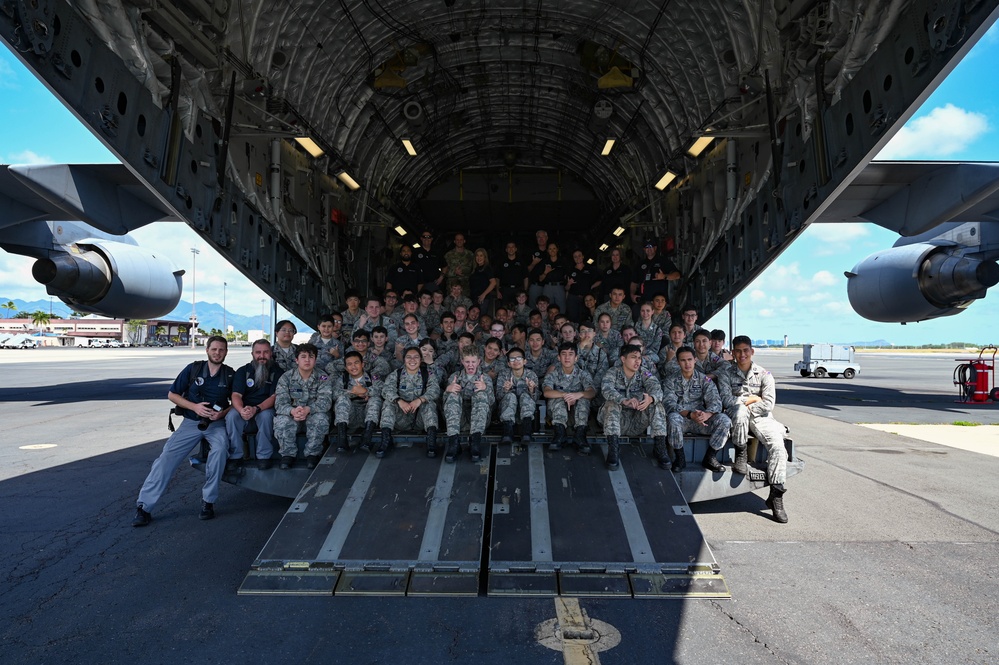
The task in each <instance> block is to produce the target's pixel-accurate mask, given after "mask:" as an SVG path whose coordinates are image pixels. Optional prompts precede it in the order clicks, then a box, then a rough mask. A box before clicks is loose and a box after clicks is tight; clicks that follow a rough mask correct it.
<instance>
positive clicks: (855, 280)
mask: <svg viewBox="0 0 999 665" xmlns="http://www.w3.org/2000/svg"><path fill="white" fill-rule="evenodd" d="M846 276H847V278H848V280H847V294H848V295H849V297H850V304H851V305H852V306H853V309H854V310H855V311H856V312H857V313H858V314H860V315H861V316H862V317H864V318H865V319H870V320H871V321H880V322H883V323H908V322H910V321H924V320H926V319H933V318H937V317H941V316H951V315H953V314H957V313H959V312H961V311H963V310H964V309H965V308H966V307H967V306H968V305H970V304H971V303H972V302H973V301H975V300H977V299H978V298H982V297H984V296H985V292H986V290H987V289H988V288H989V287H991V286H995V285H996V284H997V283H999V265H996V263H995V262H994V261H981V260H978V259H975V258H971V257H968V256H963V255H961V254H958V253H955V252H954V251H953V250H952V249H951V248H949V247H940V246H937V245H930V244H928V243H914V244H911V245H903V246H900V247H892V248H891V249H886V250H884V251H881V252H877V253H875V254H872V255H870V256H868V257H867V258H866V259H864V260H863V261H861V262H860V263H858V264H857V265H856V266H855V267H854V269H853V270H852V271H850V272H848V273H846Z"/></svg>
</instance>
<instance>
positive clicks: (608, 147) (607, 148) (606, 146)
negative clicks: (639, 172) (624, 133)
mask: <svg viewBox="0 0 999 665" xmlns="http://www.w3.org/2000/svg"><path fill="white" fill-rule="evenodd" d="M615 140H616V139H607V142H606V143H604V149H603V150H601V151H600V155H601V156H603V157H606V156H607V155H609V154H611V150H613V149H614V142H615Z"/></svg>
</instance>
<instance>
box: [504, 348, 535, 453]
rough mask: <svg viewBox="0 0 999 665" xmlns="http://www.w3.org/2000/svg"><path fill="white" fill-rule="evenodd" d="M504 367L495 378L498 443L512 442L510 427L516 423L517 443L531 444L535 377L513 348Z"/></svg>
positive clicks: (520, 351)
mask: <svg viewBox="0 0 999 665" xmlns="http://www.w3.org/2000/svg"><path fill="white" fill-rule="evenodd" d="M506 362H507V367H506V368H504V369H503V371H502V372H500V373H499V376H497V377H496V394H497V399H498V400H499V405H500V423H501V424H502V426H503V438H502V439H500V442H501V443H512V442H513V430H514V424H515V423H520V440H521V441H522V442H524V443H530V441H531V429H532V426H533V423H534V410H535V400H536V399H537V397H538V385H539V383H538V375H537V374H535V373H534V371H532V370H529V369H527V368H526V367H525V364H524V350H523V349H519V348H517V347H514V348H512V349H510V350H509V351H507V354H506Z"/></svg>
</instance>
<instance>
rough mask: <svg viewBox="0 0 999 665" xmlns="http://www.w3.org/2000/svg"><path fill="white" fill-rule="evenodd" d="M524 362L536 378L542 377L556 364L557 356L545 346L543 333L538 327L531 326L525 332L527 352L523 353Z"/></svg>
mask: <svg viewBox="0 0 999 665" xmlns="http://www.w3.org/2000/svg"><path fill="white" fill-rule="evenodd" d="M524 363H525V366H526V367H527V369H529V370H531V371H532V372H534V373H535V374H536V375H537V376H538V378H543V377H544V375H545V374H547V373H548V370H549V369H551V368H552V367H554V366H555V365H557V364H558V356H556V355H555V352H554V351H552V350H551V349H549V348H548V347H546V346H545V334H544V333H543V332H542V331H541V330H540V329H539V328H532V329H531V331H530V332H528V333H527V353H525V354H524Z"/></svg>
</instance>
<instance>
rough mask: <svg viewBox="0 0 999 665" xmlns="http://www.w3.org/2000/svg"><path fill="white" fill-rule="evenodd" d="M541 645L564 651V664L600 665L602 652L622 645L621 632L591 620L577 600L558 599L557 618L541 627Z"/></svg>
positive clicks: (538, 627)
mask: <svg viewBox="0 0 999 665" xmlns="http://www.w3.org/2000/svg"><path fill="white" fill-rule="evenodd" d="M535 637H536V638H537V640H538V643H539V644H541V645H542V646H545V647H548V648H549V649H552V650H554V651H561V652H562V659H563V662H564V663H565V665H600V656H598V655H597V654H598V653H599V652H600V651H607V650H608V649H613V648H614V647H616V646H617V645H618V644H620V643H621V633H620V632H618V630H617V629H616V628H614V626H612V625H610V624H609V623H605V622H603V621H599V620H597V619H591V618H590V617H589V616H588V615H587V614H586V612H584V611H583V608H582V607H580V605H579V599H578V598H570V597H564V596H559V597H557V598H555V618H554V619H548V620H547V621H543V622H541V623H540V624H538V626H537V628H536V629H535Z"/></svg>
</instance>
